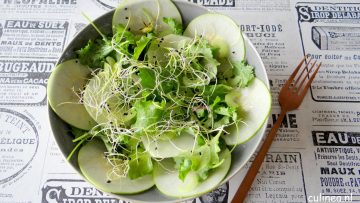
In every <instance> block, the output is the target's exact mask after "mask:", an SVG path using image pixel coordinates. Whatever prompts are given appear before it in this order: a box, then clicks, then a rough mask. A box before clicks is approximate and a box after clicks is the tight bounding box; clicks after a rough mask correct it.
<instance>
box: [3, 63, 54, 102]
mask: <svg viewBox="0 0 360 203" xmlns="http://www.w3.org/2000/svg"><path fill="white" fill-rule="evenodd" d="M54 67H55V62H54V61H31V60H26V61H24V60H1V59H0V105H26V106H28V105H46V86H47V81H48V78H49V76H50V73H51V71H52V70H53V68H54Z"/></svg>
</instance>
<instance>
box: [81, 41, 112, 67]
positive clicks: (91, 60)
mask: <svg viewBox="0 0 360 203" xmlns="http://www.w3.org/2000/svg"><path fill="white" fill-rule="evenodd" d="M113 50H114V49H113V48H112V46H111V43H110V42H109V41H108V40H104V39H98V40H96V41H95V42H94V41H92V40H89V41H88V43H87V45H86V46H85V47H84V48H81V49H80V50H78V51H76V53H77V54H78V57H79V60H80V63H81V64H84V65H88V66H89V67H91V68H100V67H102V65H103V62H104V60H105V58H106V57H107V56H108V55H109V54H110V53H111V52H112V51H113Z"/></svg>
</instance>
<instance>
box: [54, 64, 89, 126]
mask: <svg viewBox="0 0 360 203" xmlns="http://www.w3.org/2000/svg"><path fill="white" fill-rule="evenodd" d="M90 74H91V70H90V69H89V67H88V66H84V65H81V64H80V62H79V61H78V60H77V59H72V60H68V61H65V62H63V63H60V64H59V65H58V66H56V68H55V69H54V71H53V72H52V73H51V75H50V77H49V80H48V86H47V95H48V101H49V104H50V106H51V108H52V109H53V110H54V112H55V113H56V114H57V115H58V116H59V117H60V118H61V119H63V120H64V121H65V122H67V123H68V124H70V125H72V126H75V127H77V128H80V129H83V130H90V129H91V128H92V127H93V126H95V125H96V122H95V121H94V120H93V119H92V118H91V116H90V115H89V113H88V112H87V111H86V109H85V107H84V105H83V104H82V103H81V102H80V98H81V92H82V91H83V89H84V86H85V85H86V83H87V82H88V78H89V76H90Z"/></svg>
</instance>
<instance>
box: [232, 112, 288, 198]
mask: <svg viewBox="0 0 360 203" xmlns="http://www.w3.org/2000/svg"><path fill="white" fill-rule="evenodd" d="M286 112H287V111H285V110H281V113H280V115H279V117H278V119H277V120H276V122H275V123H274V125H273V127H272V128H271V130H270V132H269V134H268V136H267V137H266V138H265V140H264V142H263V144H262V146H261V148H260V150H259V151H258V153H257V155H256V157H255V159H254V161H253V162H252V164H251V166H250V168H249V170H248V171H247V173H246V175H245V178H244V180H243V181H242V183H241V185H240V187H239V188H238V190H237V191H236V194H235V196H234V198H233V199H232V201H231V203H243V202H244V200H245V198H246V197H247V194H248V191H249V189H250V187H251V185H252V183H253V182H254V179H255V177H256V175H257V173H258V171H259V169H260V167H261V164H262V163H263V161H264V159H265V156H266V154H267V152H268V151H269V148H270V146H271V143H272V141H273V140H274V137H275V136H276V132H277V131H278V129H279V127H280V125H281V123H282V120H283V119H284V117H285V115H286Z"/></svg>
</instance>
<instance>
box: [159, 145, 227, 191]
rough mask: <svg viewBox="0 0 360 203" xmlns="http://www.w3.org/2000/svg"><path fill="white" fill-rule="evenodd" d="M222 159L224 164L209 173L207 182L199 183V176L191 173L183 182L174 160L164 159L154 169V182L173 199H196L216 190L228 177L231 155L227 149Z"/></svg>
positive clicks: (222, 153)
mask: <svg viewBox="0 0 360 203" xmlns="http://www.w3.org/2000/svg"><path fill="white" fill-rule="evenodd" d="M219 157H220V159H224V162H223V163H222V164H221V165H220V166H219V167H217V168H215V169H212V170H211V171H210V172H209V176H208V178H207V179H206V180H204V181H202V182H199V181H198V177H197V175H196V174H195V173H194V172H192V171H190V172H189V173H188V174H187V175H186V178H185V180H184V182H183V181H181V180H180V179H179V177H178V171H177V170H176V169H175V168H174V165H175V163H174V161H173V160H172V159H164V160H162V161H161V162H159V163H158V164H156V166H155V168H154V181H155V185H156V187H157V188H158V189H159V190H160V192H162V193H164V194H165V195H168V196H172V197H179V198H183V197H195V196H199V195H201V194H205V193H207V192H210V191H212V190H213V189H215V188H216V187H217V186H218V185H219V183H220V182H221V181H222V180H223V179H224V177H225V176H226V174H227V172H228V170H229V168H230V164H231V153H230V152H229V150H227V149H225V150H223V151H222V152H221V153H220V156H219Z"/></svg>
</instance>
